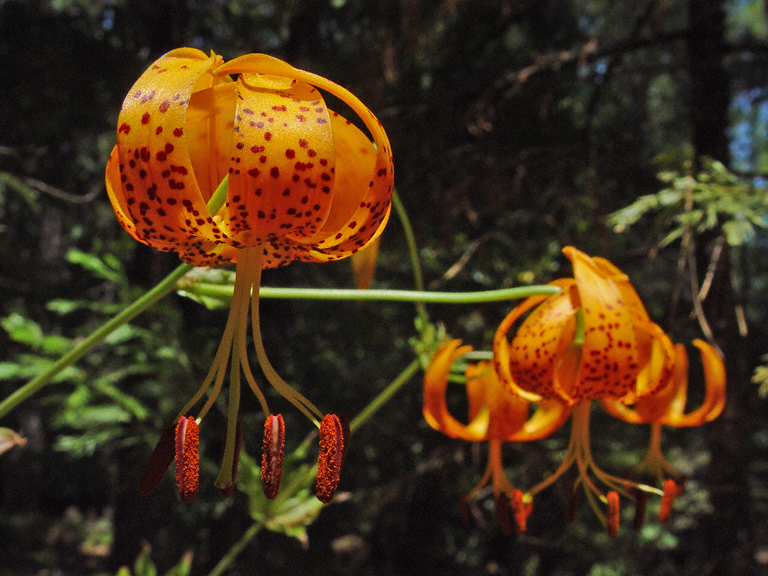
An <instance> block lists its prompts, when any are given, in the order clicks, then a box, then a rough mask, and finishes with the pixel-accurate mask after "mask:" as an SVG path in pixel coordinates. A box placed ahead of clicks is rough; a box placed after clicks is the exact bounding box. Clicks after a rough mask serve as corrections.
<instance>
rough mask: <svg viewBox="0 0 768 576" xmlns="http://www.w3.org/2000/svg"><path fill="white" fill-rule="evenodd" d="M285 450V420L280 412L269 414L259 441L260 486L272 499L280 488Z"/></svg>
mask: <svg viewBox="0 0 768 576" xmlns="http://www.w3.org/2000/svg"><path fill="white" fill-rule="evenodd" d="M284 451H285V421H284V420H283V416H282V414H270V415H269V416H267V419H266V421H265V422H264V439H263V441H262V443H261V488H262V490H263V491H264V495H265V496H266V497H267V498H268V499H269V500H272V499H273V498H274V497H275V496H277V492H278V490H279V489H280V478H281V476H282V472H283V453H284Z"/></svg>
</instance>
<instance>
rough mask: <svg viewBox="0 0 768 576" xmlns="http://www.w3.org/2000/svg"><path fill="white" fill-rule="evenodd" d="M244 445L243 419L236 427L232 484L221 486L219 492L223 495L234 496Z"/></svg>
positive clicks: (222, 455)
mask: <svg viewBox="0 0 768 576" xmlns="http://www.w3.org/2000/svg"><path fill="white" fill-rule="evenodd" d="M242 447H243V423H242V421H240V420H238V421H237V425H236V427H235V455H234V458H233V459H232V484H230V485H229V486H225V487H224V488H221V487H219V492H220V493H221V495H222V496H225V497H229V496H232V493H233V492H234V491H235V478H237V467H238V465H239V464H240V450H241V449H242ZM221 459H222V461H223V460H224V453H223V452H222V454H221ZM219 466H221V463H219Z"/></svg>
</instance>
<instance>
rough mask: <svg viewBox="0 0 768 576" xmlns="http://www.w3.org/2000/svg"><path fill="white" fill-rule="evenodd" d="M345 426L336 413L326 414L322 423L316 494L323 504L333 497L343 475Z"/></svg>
mask: <svg viewBox="0 0 768 576" xmlns="http://www.w3.org/2000/svg"><path fill="white" fill-rule="evenodd" d="M344 445H345V441H344V428H343V426H342V424H341V420H339V417H338V416H336V415H335V414H326V416H325V418H323V421H322V422H321V423H320V456H319V457H318V460H317V487H316V489H315V494H316V496H317V499H318V500H320V502H322V503H323V504H327V503H328V502H330V501H331V500H332V499H333V495H334V494H335V493H336V488H338V486H339V478H340V477H341V463H342V460H343V458H344V451H345V446H344Z"/></svg>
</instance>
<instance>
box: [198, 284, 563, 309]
mask: <svg viewBox="0 0 768 576" xmlns="http://www.w3.org/2000/svg"><path fill="white" fill-rule="evenodd" d="M183 289H184V291H185V292H189V293H191V294H195V295H197V296H208V297H210V298H217V299H219V300H222V301H229V300H231V299H232V286H226V285H221V284H209V283H205V282H199V283H196V282H194V281H193V282H192V283H190V282H188V281H185V282H184V285H183ZM558 292H560V288H558V287H557V286H548V285H532V286H517V287H515V288H502V289H499V290H482V291H479V292H428V291H426V292H425V291H420V290H384V289H381V290H379V289H366V290H358V289H356V288H273V287H269V286H262V287H261V290H260V292H259V297H260V298H286V299H296V300H375V301H379V302H424V303H427V304H479V303H483V302H498V301H503V300H514V299H517V298H528V297H529V296H541V295H549V294H557V293H558Z"/></svg>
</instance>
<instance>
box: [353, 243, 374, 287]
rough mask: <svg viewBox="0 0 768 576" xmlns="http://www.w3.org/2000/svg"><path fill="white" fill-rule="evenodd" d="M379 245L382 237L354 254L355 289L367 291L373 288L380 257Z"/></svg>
mask: <svg viewBox="0 0 768 576" xmlns="http://www.w3.org/2000/svg"><path fill="white" fill-rule="evenodd" d="M379 244H381V236H379V237H378V238H376V240H374V241H373V242H371V243H370V244H368V246H366V247H365V248H364V249H362V250H360V251H359V252H355V253H354V254H352V257H351V259H350V260H351V263H352V278H353V279H354V283H355V288H357V289H358V290H365V289H367V288H369V287H370V286H371V281H372V280H373V275H374V273H375V272H376V260H377V259H378V256H379Z"/></svg>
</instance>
